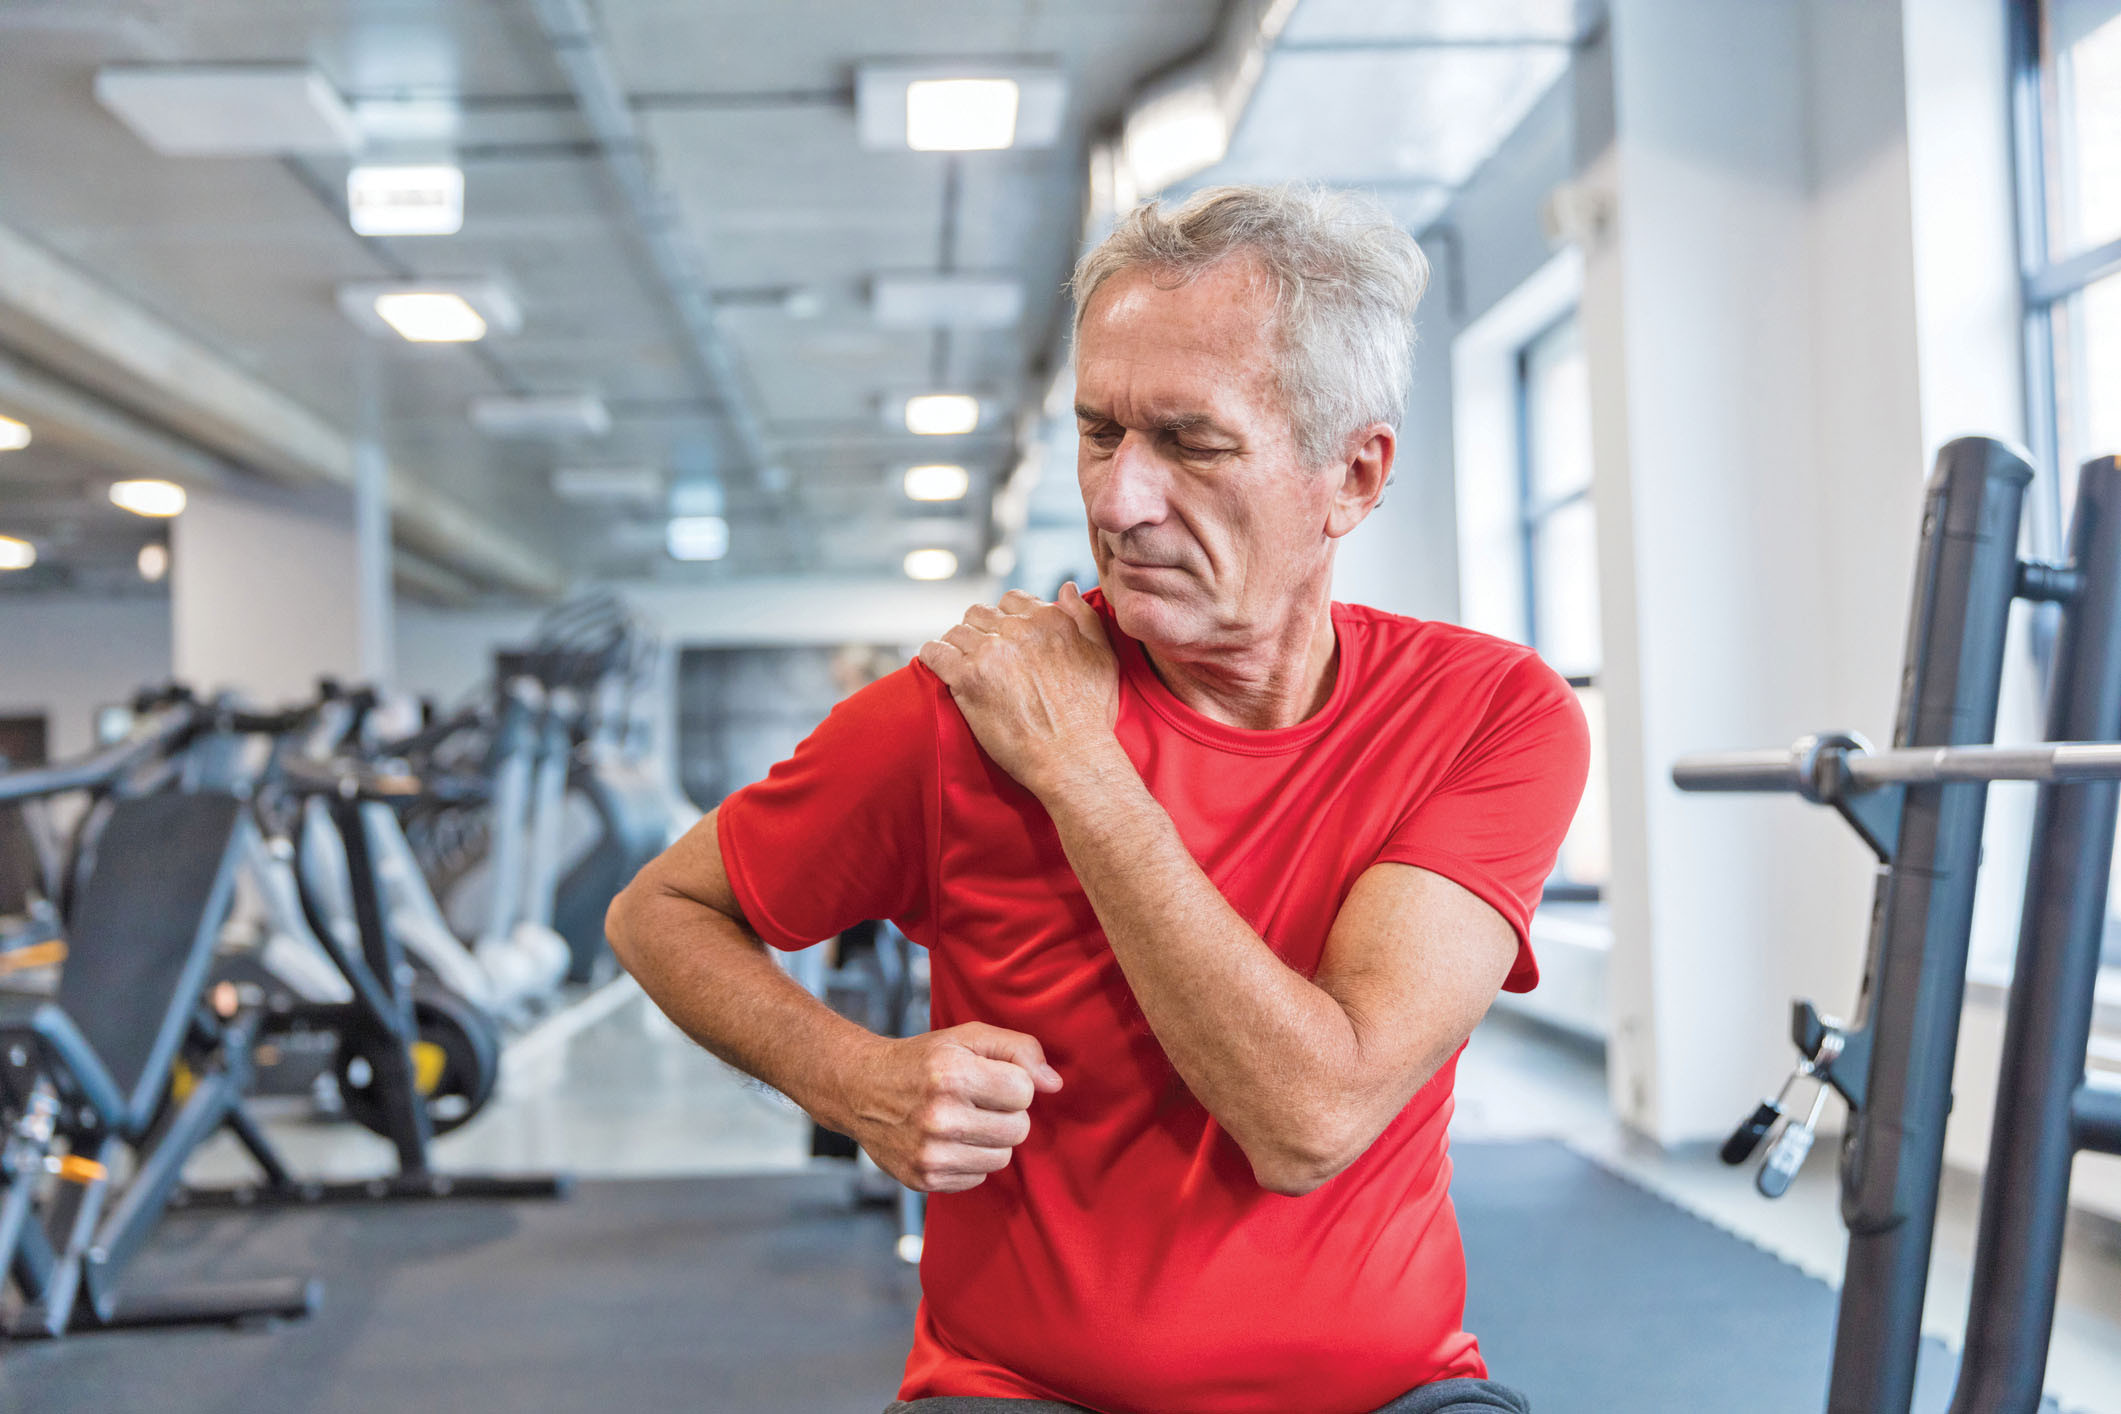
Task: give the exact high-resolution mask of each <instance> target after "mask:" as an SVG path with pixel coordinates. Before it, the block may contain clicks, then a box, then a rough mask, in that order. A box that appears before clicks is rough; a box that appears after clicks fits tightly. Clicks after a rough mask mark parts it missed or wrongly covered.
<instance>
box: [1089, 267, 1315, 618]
mask: <svg viewBox="0 0 2121 1414" xmlns="http://www.w3.org/2000/svg"><path fill="white" fill-rule="evenodd" d="M1164 279H1165V282H1166V284H1168V283H1169V276H1165V277H1164ZM1273 313H1274V310H1273V296H1272V293H1271V290H1270V288H1269V287H1268V286H1267V284H1266V282H1265V280H1264V278H1263V277H1262V276H1261V275H1260V274H1259V272H1258V269H1257V267H1256V266H1254V265H1253V264H1252V263H1251V262H1250V261H1248V260H1246V259H1243V258H1233V259H1229V260H1225V261H1223V262H1221V263H1220V264H1217V265H1214V266H1211V267H1209V269H1208V270H1206V271H1205V272H1203V273H1202V274H1201V275H1199V276H1198V277H1196V278H1195V279H1192V280H1190V281H1187V282H1186V283H1184V284H1180V285H1176V286H1174V287H1171V288H1160V287H1159V285H1158V284H1157V272H1155V271H1153V270H1148V269H1135V270H1129V271H1126V272H1123V273H1122V274H1119V275H1116V276H1114V277H1112V278H1111V279H1109V280H1107V281H1106V282H1105V283H1104V284H1103V285H1102V286H1100V287H1099V289H1098V291H1097V293H1096V295H1095V296H1094V297H1092V299H1091V301H1090V305H1089V308H1088V310H1087V311H1086V312H1085V314H1084V317H1083V321H1082V328H1081V331H1080V333H1079V334H1078V336H1077V340H1076V355H1075V368H1076V373H1075V386H1076V426H1077V431H1078V433H1079V441H1078V444H1077V452H1076V475H1077V478H1078V480H1079V481H1080V482H1081V486H1082V493H1083V507H1084V509H1085V511H1086V512H1087V513H1088V516H1089V523H1090V546H1091V550H1092V553H1093V554H1094V555H1095V556H1096V559H1097V571H1098V579H1099V582H1100V583H1101V584H1102V585H1103V587H1104V590H1105V596H1106V598H1107V599H1108V600H1109V601H1110V602H1111V604H1112V608H1113V612H1114V613H1115V614H1116V615H1117V617H1118V619H1119V625H1120V627H1121V628H1122V629H1124V630H1125V631H1126V632H1127V633H1128V634H1129V635H1131V636H1132V637H1135V638H1138V639H1140V640H1142V641H1143V642H1145V643H1148V644H1149V645H1151V646H1152V647H1162V648H1166V649H1171V650H1177V651H1181V652H1183V651H1184V650H1186V649H1189V648H1191V649H1205V648H1212V647H1215V646H1217V645H1218V644H1237V643H1242V642H1244V641H1246V640H1248V639H1250V638H1253V637H1256V636H1257V634H1258V633H1259V632H1261V631H1262V630H1267V631H1270V632H1271V631H1272V630H1273V628H1274V627H1276V626H1278V624H1279V623H1280V621H1281V619H1282V616H1283V614H1284V612H1285V610H1286V608H1287V607H1288V606H1289V605H1291V604H1292V603H1294V602H1296V601H1297V600H1298V599H1299V598H1300V597H1302V591H1303V590H1304V589H1305V588H1306V587H1307V586H1311V585H1315V583H1316V582H1317V578H1318V576H1319V575H1320V574H1322V573H1324V572H1325V571H1326V569H1327V567H1328V566H1329V565H1330V563H1331V559H1330V556H1331V551H1330V548H1329V547H1330V544H1331V541H1330V539H1329V535H1330V534H1334V533H1339V532H1337V531H1329V530H1328V522H1329V519H1330V518H1331V513H1332V510H1333V506H1334V499H1335V495H1336V493H1337V492H1338V491H1339V489H1340V482H1341V478H1340V477H1337V476H1333V475H1330V474H1321V471H1320V470H1319V469H1314V468H1311V467H1308V466H1306V465H1305V464H1304V460H1303V458H1302V457H1301V456H1300V455H1299V453H1298V451H1297V446H1296V441H1295V436H1294V434H1293V432H1292V430H1291V428H1290V426H1289V418H1288V414H1287V412H1286V410H1285V409H1284V408H1283V406H1282V402H1281V393H1280V389H1279V387H1278V386H1277V383H1276V380H1275V374H1274V355H1275V347H1274V329H1273V327H1272V325H1273Z"/></svg>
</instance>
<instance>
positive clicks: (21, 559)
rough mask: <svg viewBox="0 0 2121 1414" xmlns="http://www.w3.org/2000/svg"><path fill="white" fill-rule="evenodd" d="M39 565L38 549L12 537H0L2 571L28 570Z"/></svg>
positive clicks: (0, 565)
mask: <svg viewBox="0 0 2121 1414" xmlns="http://www.w3.org/2000/svg"><path fill="white" fill-rule="evenodd" d="M35 563H37V547H36V546H34V545H32V544H30V543H29V542H28V541H27V540H17V539H16V538H15V537H14V536H12V535H0V570H26V569H28V568H29V567H30V566H31V565H33V564H35Z"/></svg>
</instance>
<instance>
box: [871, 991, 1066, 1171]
mask: <svg viewBox="0 0 2121 1414" xmlns="http://www.w3.org/2000/svg"><path fill="white" fill-rule="evenodd" d="M881 1055H882V1059H881V1061H880V1062H878V1063H876V1064H874V1065H873V1066H872V1067H871V1068H870V1070H869V1076H868V1083H867V1085H866V1087H865V1088H866V1091H867V1093H866V1094H865V1095H864V1096H863V1097H862V1100H861V1102H860V1103H859V1104H858V1105H857V1107H856V1113H855V1115H854V1117H853V1121H852V1125H851V1137H852V1138H853V1139H854V1141H855V1142H856V1143H858V1144H860V1145H861V1146H862V1148H863V1149H865V1150H866V1151H868V1154H869V1157H870V1158H872V1159H874V1160H876V1162H877V1167H879V1168H881V1169H883V1170H884V1172H886V1173H888V1174H890V1175H891V1176H892V1177H893V1178H895V1179H897V1180H898V1181H899V1182H900V1183H903V1184H905V1185H906V1186H907V1187H908V1188H912V1189H916V1190H918V1191H920V1192H923V1193H962V1192H964V1191H965V1190H966V1189H968V1188H976V1187H978V1186H979V1184H980V1183H982V1182H983V1181H985V1179H986V1177H987V1175H988V1174H990V1173H993V1172H994V1171H995V1170H997V1169H1001V1168H1005V1167H1007V1166H1008V1163H1009V1156H1010V1153H1011V1152H1012V1151H1013V1150H1014V1149H1015V1148H1016V1146H1017V1145H1019V1144H1021V1143H1023V1142H1024V1140H1025V1138H1026V1137H1028V1136H1029V1135H1030V1133H1031V1113H1030V1111H1031V1102H1032V1101H1033V1100H1034V1099H1035V1098H1037V1097H1038V1096H1039V1095H1041V1094H1051V1093H1053V1092H1054V1091H1056V1090H1058V1089H1060V1088H1061V1078H1060V1073H1059V1072H1058V1071H1056V1070H1054V1068H1053V1067H1052V1066H1050V1065H1048V1064H1046V1054H1045V1052H1044V1051H1043V1050H1041V1049H1040V1047H1039V1044H1038V1042H1037V1041H1035V1040H1033V1039H1032V1038H1031V1037H1029V1036H1026V1035H1024V1034H1023V1033H1022V1032H1020V1031H1005V1030H1003V1029H1002V1028H1001V1027H999V1026H988V1025H985V1024H983V1023H980V1022H972V1023H969V1024H967V1025H964V1026H953V1027H951V1028H950V1029H948V1030H947V1031H929V1032H926V1033H924V1034H922V1035H919V1036H909V1037H907V1038H905V1039H904V1040H896V1041H891V1042H889V1043H887V1044H886V1046H885V1048H884V1049H883V1051H882V1053H881Z"/></svg>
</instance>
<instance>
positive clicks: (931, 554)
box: [906, 546, 957, 579]
mask: <svg viewBox="0 0 2121 1414" xmlns="http://www.w3.org/2000/svg"><path fill="white" fill-rule="evenodd" d="M956 573H957V556H956V555H955V554H953V553H952V552H951V551H948V550H944V549H941V548H939V547H936V546H930V547H928V548H927V549H925V550H909V551H907V552H906V578H908V579H948V578H950V576H952V575H954V574H956Z"/></svg>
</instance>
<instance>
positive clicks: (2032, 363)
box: [2009, 0, 2121, 667]
mask: <svg viewBox="0 0 2121 1414" xmlns="http://www.w3.org/2000/svg"><path fill="white" fill-rule="evenodd" d="M2009 5H2010V10H2009V15H2010V19H2009V23H2010V65H2011V85H2010V93H2011V143H2012V159H2013V162H2012V165H2013V167H2014V168H2015V172H2014V174H2013V175H2014V185H2015V188H2016V194H2017V208H2018V210H2017V228H2018V292H2019V303H2020V309H2021V316H2022V317H2021V319H2020V327H2021V330H2022V334H2023V344H2024V364H2025V388H2024V393H2025V433H2026V443H2027V448H2026V449H2027V450H2028V451H2029V452H2030V453H2031V454H2032V459H2033V466H2034V467H2035V468H2036V469H2037V470H2038V471H2039V472H2040V494H2039V495H2038V496H2037V497H2036V498H2035V511H2034V514H2035V522H2034V529H2035V540H2034V549H2035V552H2036V553H2038V554H2041V555H2045V556H2048V557H2050V558H2060V557H2061V556H2062V554H2063V553H2064V552H2065V551H2066V549H2067V542H2066V539H2065V536H2066V534H2067V532H2068V528H2069V527H2068V525H2067V523H2066V516H2067V508H2066V507H2064V506H2063V504H2062V484H2063V481H2064V476H2063V467H2062V427H2061V421H2060V418H2061V409H2060V407H2059V405H2058V403H2057V400H2056V367H2055V306H2056V305H2058V304H2061V303H2062V302H2063V301H2065V300H2067V299H2069V298H2070V297H2072V296H2073V295H2075V294H2077V293H2078V292H2079V291H2082V290H2084V289H2086V288H2088V287H2089V286H2091V285H2094V284H2096V283H2098V282H2099V281H2100V280H2102V279H2105V278H2106V277H2107V276H2109V275H2113V274H2115V273H2117V272H2121V236H2116V237H2115V238H2114V239H2112V240H2110V241H2107V242H2106V243H2105V244H2104V245H2097V246H2093V247H2091V248H2090V249H2088V250H2081V251H2078V252H2076V253H2075V254H2073V255H2069V256H2066V257H2064V258H2063V259H2060V260H2057V259H2055V258H2054V256H2053V255H2052V253H2051V252H2052V245H2051V240H2050V234H2051V233H2050V232H2049V230H2048V210H2049V204H2050V203H2049V191H2048V158H2049V144H2048V131H2047V128H2048V124H2047V94H2048V83H2047V78H2048V76H2047V72H2046V67H2045V64H2044V63H2043V57H2042V53H2041V49H2042V44H2041V40H2042V32H2043V28H2044V24H2045V20H2046V11H2047V0H2009ZM2042 666H2043V667H2044V666H2045V655H2044V654H2043V655H2042Z"/></svg>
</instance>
